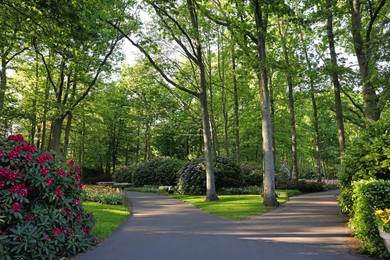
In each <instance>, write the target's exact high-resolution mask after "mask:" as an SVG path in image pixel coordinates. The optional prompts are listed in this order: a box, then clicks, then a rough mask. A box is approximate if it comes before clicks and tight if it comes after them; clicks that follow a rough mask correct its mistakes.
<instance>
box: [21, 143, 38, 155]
mask: <svg viewBox="0 0 390 260" xmlns="http://www.w3.org/2000/svg"><path fill="white" fill-rule="evenodd" d="M23 149H24V150H25V151H26V152H28V153H33V152H35V151H36V150H37V147H36V146H35V144H28V145H26V146H24V147H23Z"/></svg>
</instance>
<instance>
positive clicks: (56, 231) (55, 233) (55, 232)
mask: <svg viewBox="0 0 390 260" xmlns="http://www.w3.org/2000/svg"><path fill="white" fill-rule="evenodd" d="M61 233H62V230H61V228H58V227H56V228H55V229H54V230H53V234H54V235H57V236H58V235H60V234H61Z"/></svg>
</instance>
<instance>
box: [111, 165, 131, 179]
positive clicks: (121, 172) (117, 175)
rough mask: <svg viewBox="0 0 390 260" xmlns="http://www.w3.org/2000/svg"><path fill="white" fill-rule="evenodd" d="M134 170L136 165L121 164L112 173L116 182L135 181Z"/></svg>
mask: <svg viewBox="0 0 390 260" xmlns="http://www.w3.org/2000/svg"><path fill="white" fill-rule="evenodd" d="M133 172H134V167H132V166H121V167H119V168H118V169H116V170H115V172H114V173H113V174H112V179H113V181H115V182H126V183H132V182H133Z"/></svg>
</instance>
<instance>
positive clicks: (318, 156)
mask: <svg viewBox="0 0 390 260" xmlns="http://www.w3.org/2000/svg"><path fill="white" fill-rule="evenodd" d="M301 40H302V43H303V52H304V54H305V60H306V64H307V68H308V69H309V79H310V98H311V103H312V106H313V119H314V134H315V138H314V139H315V143H316V169H317V181H318V182H320V181H321V179H322V164H321V148H320V133H319V128H318V110H317V102H316V98H315V87H314V78H313V75H312V73H313V70H312V67H311V62H310V59H309V55H308V53H307V48H306V43H305V42H304V39H303V36H302V34H301Z"/></svg>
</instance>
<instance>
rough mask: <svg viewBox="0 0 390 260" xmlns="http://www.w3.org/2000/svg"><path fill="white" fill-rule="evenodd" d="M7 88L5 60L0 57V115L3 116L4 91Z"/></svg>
mask: <svg viewBox="0 0 390 260" xmlns="http://www.w3.org/2000/svg"><path fill="white" fill-rule="evenodd" d="M6 89H7V60H6V58H5V57H3V56H2V57H1V70H0V116H3V115H4V113H3V109H4V100H5V91H6Z"/></svg>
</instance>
